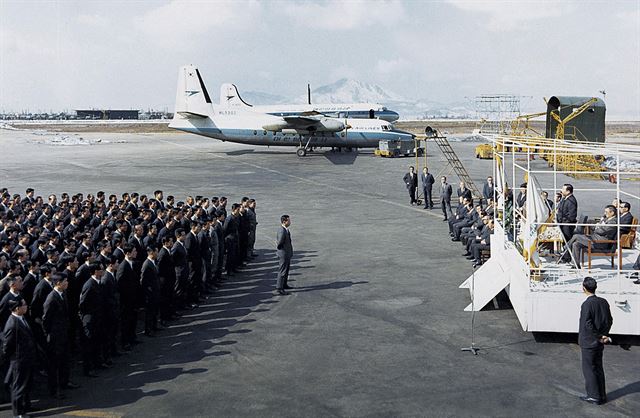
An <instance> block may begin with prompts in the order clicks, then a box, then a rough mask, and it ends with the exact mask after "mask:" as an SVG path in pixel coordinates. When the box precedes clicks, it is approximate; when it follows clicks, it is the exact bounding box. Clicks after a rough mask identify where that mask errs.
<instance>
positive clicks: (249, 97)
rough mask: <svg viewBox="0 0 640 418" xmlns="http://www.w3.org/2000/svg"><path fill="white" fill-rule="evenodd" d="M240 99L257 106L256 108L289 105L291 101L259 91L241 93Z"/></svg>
mask: <svg viewBox="0 0 640 418" xmlns="http://www.w3.org/2000/svg"><path fill="white" fill-rule="evenodd" d="M240 97H242V100H244V101H245V102H247V103H249V104H251V105H256V106H265V105H272V104H286V103H289V100H288V99H287V98H286V97H284V96H279V95H277V94H270V93H263V92H259V91H247V92H242V91H241V92H240Z"/></svg>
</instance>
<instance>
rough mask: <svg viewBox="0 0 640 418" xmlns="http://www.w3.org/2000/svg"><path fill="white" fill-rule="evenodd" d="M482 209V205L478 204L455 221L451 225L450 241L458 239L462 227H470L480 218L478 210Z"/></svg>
mask: <svg viewBox="0 0 640 418" xmlns="http://www.w3.org/2000/svg"><path fill="white" fill-rule="evenodd" d="M481 211H482V206H480V205H478V206H476V208H475V209H473V208H472V209H471V210H469V212H468V213H467V215H466V216H465V217H464V219H463V220H461V221H460V222H457V223H455V224H454V225H453V238H451V241H460V234H461V232H462V229H463V228H469V227H471V226H472V225H473V224H474V223H476V221H478V220H479V219H480V212H481Z"/></svg>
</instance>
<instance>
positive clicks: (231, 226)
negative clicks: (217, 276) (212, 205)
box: [224, 203, 240, 277]
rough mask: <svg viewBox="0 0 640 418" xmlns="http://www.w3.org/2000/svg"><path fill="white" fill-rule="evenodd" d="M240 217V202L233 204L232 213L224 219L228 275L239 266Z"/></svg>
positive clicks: (231, 274)
mask: <svg viewBox="0 0 640 418" xmlns="http://www.w3.org/2000/svg"><path fill="white" fill-rule="evenodd" d="M239 218H240V204H239V203H234V204H233V205H231V214H230V215H229V216H227V217H226V218H225V221H224V247H225V249H226V250H227V264H226V266H225V267H226V270H227V276H228V277H229V276H233V273H234V272H235V271H236V268H237V266H238V264H237V262H238V244H239V239H238V235H239V232H238V227H239V223H240V222H239Z"/></svg>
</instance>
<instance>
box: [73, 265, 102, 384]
mask: <svg viewBox="0 0 640 418" xmlns="http://www.w3.org/2000/svg"><path fill="white" fill-rule="evenodd" d="M89 273H90V274H91V278H90V279H89V280H87V282H86V283H85V284H84V286H82V292H81V293H80V305H79V311H80V318H81V320H82V336H83V345H82V372H83V373H84V375H85V376H88V377H95V376H96V375H95V374H93V372H92V371H93V370H94V369H97V368H104V367H105V366H104V365H103V364H102V358H101V357H102V350H101V349H100V333H102V313H103V311H104V307H103V301H102V292H101V289H100V278H101V277H102V274H103V273H104V268H103V267H102V264H100V263H92V264H91V265H90V266H89Z"/></svg>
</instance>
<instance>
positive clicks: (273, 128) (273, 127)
mask: <svg viewBox="0 0 640 418" xmlns="http://www.w3.org/2000/svg"><path fill="white" fill-rule="evenodd" d="M288 126H289V124H288V123H287V122H284V121H282V122H276V123H270V124H268V125H263V126H262V129H264V130H265V131H270V132H280V131H282V130H283V129H284V128H286V127H288Z"/></svg>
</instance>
